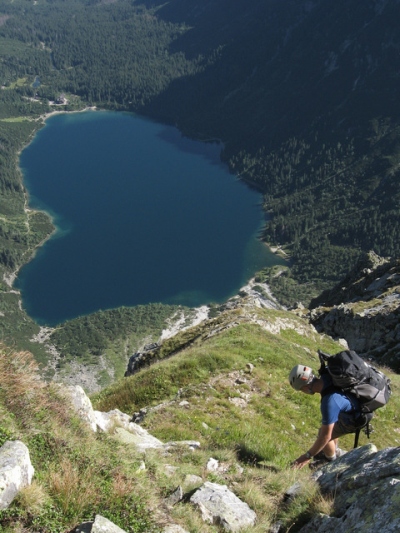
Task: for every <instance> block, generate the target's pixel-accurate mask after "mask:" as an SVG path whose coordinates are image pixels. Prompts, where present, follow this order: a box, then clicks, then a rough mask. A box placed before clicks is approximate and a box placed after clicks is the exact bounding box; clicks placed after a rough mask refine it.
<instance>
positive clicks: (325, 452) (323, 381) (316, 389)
mask: <svg viewBox="0 0 400 533" xmlns="http://www.w3.org/2000/svg"><path fill="white" fill-rule="evenodd" d="M289 382H290V385H291V386H292V387H293V388H294V389H295V390H299V391H302V392H304V393H305V394H315V393H319V394H321V414H322V423H321V427H320V429H319V432H318V437H317V439H316V440H315V442H314V444H313V445H312V446H311V448H310V449H309V450H308V451H307V452H306V453H304V454H303V455H300V457H298V458H297V459H296V460H295V461H294V463H293V466H294V467H295V468H303V467H304V466H305V465H306V464H308V463H309V462H310V461H311V459H313V458H314V457H315V456H316V455H318V458H322V459H323V460H325V461H327V462H328V461H333V460H334V459H336V457H338V456H340V455H342V454H343V451H342V450H340V449H339V448H338V447H337V443H338V438H339V437H341V436H342V435H346V434H348V433H355V432H356V431H357V429H360V428H362V427H364V426H365V425H366V424H367V422H368V420H369V419H370V418H368V419H367V417H366V415H364V414H362V413H361V408H360V403H359V401H358V400H357V398H356V397H355V396H354V395H352V394H348V395H345V394H343V393H342V392H341V390H340V389H337V388H336V387H335V386H334V385H333V383H332V378H331V377H330V375H329V374H328V373H323V374H322V375H321V377H319V378H317V377H315V376H314V373H313V371H312V369H311V368H310V367H308V366H305V365H297V366H295V367H294V368H293V369H292V371H291V372H290V375H289Z"/></svg>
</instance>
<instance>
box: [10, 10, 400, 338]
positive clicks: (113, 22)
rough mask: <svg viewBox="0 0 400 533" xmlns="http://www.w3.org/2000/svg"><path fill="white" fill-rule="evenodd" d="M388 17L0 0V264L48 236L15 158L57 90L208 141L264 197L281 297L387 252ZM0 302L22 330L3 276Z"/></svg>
mask: <svg viewBox="0 0 400 533" xmlns="http://www.w3.org/2000/svg"><path fill="white" fill-rule="evenodd" d="M399 12H400V3H399V1H398V0H380V1H377V0H375V1H373V0H365V1H364V2H362V3H360V2H358V1H356V0H347V1H345V0H338V1H337V2H334V3H332V2H329V1H328V0H296V1H294V0H280V1H276V0H264V1H261V0H260V1H258V0H252V1H246V2H245V1H244V0H240V1H237V2H234V3H232V2H228V1H227V0H214V1H210V2H200V1H195V0H171V1H170V2H168V3H163V2H158V1H154V0H143V1H140V0H137V1H128V0H118V1H116V2H102V1H100V2H97V1H93V0H72V1H68V2H66V1H62V0H38V1H36V2H31V1H28V0H14V1H13V2H9V1H8V0H0V50H1V57H0V59H1V61H0V84H1V90H0V147H1V148H0V149H1V152H0V185H1V198H0V206H1V217H2V218H1V219H0V247H1V249H0V267H1V271H2V274H5V275H6V278H7V279H9V280H12V277H11V278H10V277H9V275H10V274H12V273H13V272H15V271H16V270H17V269H18V268H19V267H20V266H21V264H23V263H24V262H26V261H27V260H28V258H29V257H30V255H31V253H32V250H33V249H34V248H35V247H36V246H37V245H38V244H39V243H40V242H42V241H43V239H44V238H46V236H48V235H49V233H50V232H51V224H50V222H49V221H48V219H47V217H45V216H44V215H42V214H40V213H36V212H32V211H29V210H26V209H25V208H26V203H25V202H26V198H25V196H24V189H23V187H22V184H21V175H20V173H19V172H18V169H17V163H18V151H19V150H21V148H22V147H23V146H24V144H26V142H28V140H29V139H30V138H31V136H32V135H33V134H34V132H35V131H36V130H37V129H38V128H39V127H41V125H42V122H40V121H36V120H34V119H37V118H39V117H40V115H42V114H44V113H46V112H48V111H49V110H50V109H54V108H55V107H54V102H55V101H57V99H58V98H59V97H60V95H64V96H65V98H66V100H63V99H61V100H59V102H61V104H60V103H59V104H58V106H57V109H62V110H74V109H81V108H83V107H84V106H86V105H96V106H97V107H98V108H112V109H120V110H129V111H137V112H140V113H143V114H146V115H149V116H152V117H155V118H157V119H158V120H163V121H167V122H169V123H173V124H176V125H177V126H178V127H179V128H180V129H181V131H182V132H183V133H184V134H186V135H190V136H193V137H196V138H198V139H202V140H205V141H207V140H215V139H218V140H220V141H222V143H223V154H222V156H223V158H224V160H225V161H226V162H227V163H228V164H229V166H230V168H231V169H232V171H233V172H234V173H236V174H237V175H239V176H240V177H241V178H242V179H244V180H246V181H247V182H248V183H249V184H250V185H251V186H256V187H257V188H258V189H259V190H261V191H262V192H263V193H264V207H265V212H266V214H267V215H268V220H267V222H266V226H265V231H264V238H265V240H266V241H267V242H268V243H270V244H272V245H277V246H278V245H279V246H283V248H284V250H285V251H286V252H287V253H288V254H289V255H290V258H291V270H290V271H285V272H284V273H283V274H281V276H280V277H277V278H274V284H275V286H274V290H275V291H276V293H277V294H279V291H282V293H283V294H285V303H286V304H289V305H290V304H291V303H293V302H294V301H296V300H298V299H299V296H301V299H303V301H304V302H305V303H306V302H307V301H308V299H309V298H310V296H316V295H317V294H318V292H319V290H320V289H321V288H329V286H331V285H332V283H333V282H336V281H338V279H340V277H341V276H343V275H344V274H345V273H346V272H347V271H348V270H349V269H350V267H352V266H353V265H354V264H355V263H356V261H357V258H358V257H359V254H360V252H361V251H362V250H364V251H368V250H370V249H374V250H375V252H377V253H379V254H380V255H383V256H393V257H397V256H398V254H399V245H400V237H399V235H400V232H399V218H400V216H399V209H400V208H399V205H400V202H399V194H400V192H399V187H398V182H399V169H398V167H399V160H400V159H399V157H400V143H399V131H400V130H399V128H400V124H399V101H398V98H397V88H398V78H399V71H400V70H399V61H400V55H399V47H400V42H399V40H400V37H399V35H400V33H399V31H398V22H397V21H398V20H399ZM50 102H52V104H49V103H50ZM65 102H66V103H65ZM269 275H270V274H269V273H265V277H266V278H268V276H269ZM298 282H300V284H301V285H300V286H297V285H296V284H297V283H298ZM288 287H289V288H290V290H289V291H288ZM1 305H2V311H1V312H2V313H3V314H5V315H6V317H8V318H7V320H9V323H10V324H11V323H18V324H19V326H18V334H19V335H20V336H21V338H22V337H24V338H25V337H27V336H28V335H30V334H31V333H32V331H33V330H34V329H35V327H36V326H35V325H34V324H32V322H30V321H29V319H28V318H27V317H26V316H24V315H23V312H22V311H21V309H19V307H18V295H16V294H14V293H12V292H9V287H8V286H6V284H3V293H2V304H1ZM21 313H22V314H21ZM7 320H6V321H7ZM5 327H6V329H7V328H8V329H7V336H8V337H9V336H10V335H11V334H12V333H11V332H12V330H13V327H8V325H6V326H5ZM14 330H15V328H14Z"/></svg>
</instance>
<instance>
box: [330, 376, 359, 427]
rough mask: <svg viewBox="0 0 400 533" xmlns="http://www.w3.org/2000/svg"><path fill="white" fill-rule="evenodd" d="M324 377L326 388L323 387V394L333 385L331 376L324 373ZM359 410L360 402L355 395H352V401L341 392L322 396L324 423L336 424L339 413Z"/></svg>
mask: <svg viewBox="0 0 400 533" xmlns="http://www.w3.org/2000/svg"><path fill="white" fill-rule="evenodd" d="M322 378H323V380H324V388H323V389H322V394H323V392H324V389H326V388H327V387H329V386H331V385H332V381H331V380H330V378H329V376H325V375H324V376H322ZM359 410H360V404H359V401H358V400H357V398H356V397H355V396H354V397H353V396H352V401H350V400H349V398H348V397H347V396H346V395H345V394H342V393H341V392H336V391H333V392H331V393H329V392H328V393H327V394H326V396H324V395H323V396H322V400H321V414H322V425H324V426H328V425H329V424H334V423H335V422H337V421H338V419H339V414H340V413H342V412H344V413H348V412H349V411H359Z"/></svg>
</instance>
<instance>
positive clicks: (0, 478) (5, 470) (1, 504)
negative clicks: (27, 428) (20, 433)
mask: <svg viewBox="0 0 400 533" xmlns="http://www.w3.org/2000/svg"><path fill="white" fill-rule="evenodd" d="M33 474H34V468H33V466H32V464H31V460H30V456H29V450H28V448H27V447H26V446H25V444H24V443H23V442H21V441H18V440H17V441H7V442H5V443H4V444H3V446H2V447H1V448H0V509H7V507H8V506H9V505H10V504H11V502H12V501H13V499H14V498H15V496H16V495H17V494H18V492H19V491H20V490H21V489H22V488H23V487H26V486H27V485H30V483H31V481H32V477H33Z"/></svg>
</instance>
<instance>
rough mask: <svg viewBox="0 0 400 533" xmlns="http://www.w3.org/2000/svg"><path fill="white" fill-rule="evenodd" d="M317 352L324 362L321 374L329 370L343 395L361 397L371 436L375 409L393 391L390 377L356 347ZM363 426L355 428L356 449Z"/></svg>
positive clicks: (367, 432) (366, 427) (368, 431)
mask: <svg viewBox="0 0 400 533" xmlns="http://www.w3.org/2000/svg"><path fill="white" fill-rule="evenodd" d="M318 355H319V360H320V362H321V368H320V369H319V374H320V375H322V374H324V373H326V372H328V373H329V374H330V376H331V377H332V382H333V385H334V386H335V387H337V388H338V389H341V391H342V392H343V393H344V394H346V393H348V394H353V395H354V396H356V397H357V398H358V400H359V402H360V404H361V413H362V414H363V416H364V417H365V419H366V420H367V422H366V425H365V432H366V435H367V437H368V438H369V435H370V433H371V431H372V428H371V427H370V425H369V422H370V420H371V418H372V417H373V412H374V411H375V410H376V409H379V408H380V407H383V406H384V405H386V404H387V402H388V401H389V399H390V396H391V394H392V390H391V388H390V379H389V378H387V377H386V376H385V374H384V373H383V372H380V371H379V370H377V369H376V368H374V367H373V366H371V365H369V364H368V363H366V362H365V361H364V360H363V359H362V358H361V357H360V356H359V355H358V354H357V353H356V352H355V351H354V350H344V351H343V352H339V353H337V354H335V355H330V354H327V353H324V352H322V351H321V350H318ZM361 429H362V428H359V429H357V431H356V435H355V440H354V448H357V446H358V439H359V436H360V431H361Z"/></svg>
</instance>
